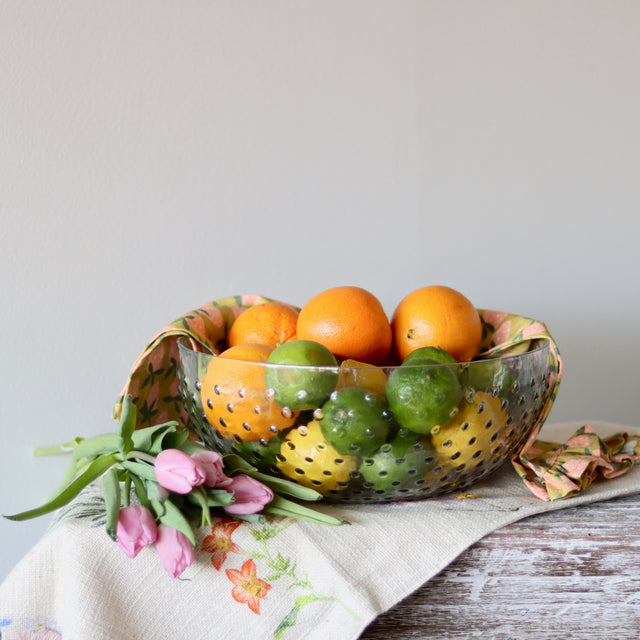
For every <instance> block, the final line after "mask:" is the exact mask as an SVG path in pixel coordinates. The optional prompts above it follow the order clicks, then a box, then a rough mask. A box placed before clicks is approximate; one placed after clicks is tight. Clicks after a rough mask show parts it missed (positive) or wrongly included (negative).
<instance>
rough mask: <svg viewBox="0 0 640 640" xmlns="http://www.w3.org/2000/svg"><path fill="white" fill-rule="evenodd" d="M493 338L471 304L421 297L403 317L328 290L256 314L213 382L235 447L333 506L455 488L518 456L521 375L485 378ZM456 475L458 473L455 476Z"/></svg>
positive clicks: (210, 407)
mask: <svg viewBox="0 0 640 640" xmlns="http://www.w3.org/2000/svg"><path fill="white" fill-rule="evenodd" d="M482 336H483V327H482V321H481V318H480V315H479V313H478V311H477V309H476V307H474V305H473V304H472V303H471V302H470V300H469V299H468V298H466V297H465V296H464V295H463V294H462V293H460V292H458V291H456V290H454V289H451V288H449V287H445V286H425V287H422V288H419V289H417V290H415V291H413V292H411V293H409V294H408V295H407V296H406V297H404V298H403V299H402V300H400V302H399V303H398V304H397V306H396V308H395V310H394V311H393V313H392V314H391V316H390V317H389V316H388V315H387V313H386V312H385V310H384V308H383V306H382V304H381V302H380V301H379V300H378V299H377V298H376V296H374V295H373V294H372V293H371V292H369V291H367V290H365V289H363V288H360V287H355V286H339V287H333V288H331V289H327V290H325V291H322V292H320V293H319V294H317V295H315V296H314V297H312V298H310V299H309V300H308V301H307V302H306V303H305V304H304V305H303V306H302V307H300V308H298V307H295V306H293V305H290V304H286V303H283V302H268V303H264V304H258V305H255V306H253V307H249V308H248V309H246V310H244V311H242V312H241V313H240V315H239V316H238V317H237V318H236V319H235V321H234V323H233V324H232V325H231V327H230V330H229V332H228V338H227V348H226V349H225V350H224V351H222V352H221V353H220V354H219V356H214V357H212V358H211V359H210V361H209V363H208V365H207V367H206V370H205V371H204V373H203V375H202V376H201V378H200V380H199V385H198V386H199V389H200V394H201V400H202V408H203V411H204V414H205V416H206V419H207V421H208V423H209V424H210V425H211V426H212V427H214V428H215V429H216V430H217V432H218V433H219V435H220V437H221V438H223V439H225V440H226V441H228V442H232V443H233V450H235V451H236V452H238V453H239V454H240V455H242V456H243V457H245V459H247V460H248V461H249V462H251V463H252V464H255V465H256V466H257V467H259V468H262V469H263V470H265V471H269V472H276V471H277V472H278V473H280V474H282V475H284V476H285V477H287V478H289V479H293V480H296V481H297V482H299V483H300V484H302V485H305V486H309V487H312V488H314V489H316V490H317V491H319V492H320V493H322V494H323V495H325V496H330V495H333V494H339V493H340V492H341V491H344V490H345V489H346V488H348V487H353V486H356V485H357V486H358V487H360V489H361V490H362V491H370V492H373V493H375V494H376V495H382V496H396V495H397V496H401V495H402V491H409V492H410V491H411V490H414V489H416V490H417V489H419V487H420V486H421V485H422V484H423V483H425V476H426V474H428V473H434V472H436V473H437V474H439V475H440V477H441V478H443V481H442V482H443V483H444V482H446V481H450V480H451V479H452V478H453V475H455V474H456V473H460V472H461V471H464V470H465V469H467V470H468V469H470V468H473V467H474V466H481V465H482V464H483V463H484V460H483V456H484V453H485V452H486V451H487V450H491V449H495V450H499V449H500V448H501V447H505V446H506V443H505V437H506V436H505V431H506V429H505V428H506V427H507V425H508V423H509V420H510V418H509V414H508V412H507V410H506V408H507V406H508V399H506V398H505V397H504V394H501V390H502V389H503V388H506V387H507V386H508V384H507V382H510V381H509V379H508V376H509V369H508V367H506V368H505V367H501V366H500V365H496V366H494V367H493V368H492V369H491V371H490V374H489V375H488V376H487V375H486V374H484V375H478V374H476V373H473V372H474V371H475V370H474V368H473V366H471V365H472V364H473V363H472V362H471V361H472V360H473V359H474V358H476V357H477V356H478V353H479V350H480V345H481V341H482ZM452 474H453V475H452Z"/></svg>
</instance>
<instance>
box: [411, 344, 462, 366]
mask: <svg viewBox="0 0 640 640" xmlns="http://www.w3.org/2000/svg"><path fill="white" fill-rule="evenodd" d="M419 358H431V359H432V360H435V361H436V362H442V363H443V364H456V363H457V360H456V359H455V358H454V357H453V356H452V355H451V354H450V353H449V352H448V351H445V350H444V349H441V348H440V347H418V348H417V349H414V350H413V351H412V352H411V353H410V354H409V355H408V356H407V357H406V358H405V359H404V360H403V361H402V364H407V362H411V361H412V360H417V359H419Z"/></svg>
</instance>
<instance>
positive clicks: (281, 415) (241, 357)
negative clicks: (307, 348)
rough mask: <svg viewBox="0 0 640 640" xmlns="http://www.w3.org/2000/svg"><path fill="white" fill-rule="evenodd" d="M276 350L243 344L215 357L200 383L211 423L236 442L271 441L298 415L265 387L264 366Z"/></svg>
mask: <svg viewBox="0 0 640 640" xmlns="http://www.w3.org/2000/svg"><path fill="white" fill-rule="evenodd" d="M272 351H273V348H272V347H269V346H267V345H262V344H243V345H238V346H235V347H231V348H230V349H227V350H226V351H223V352H222V353H221V354H220V355H219V356H215V357H213V358H212V359H211V360H210V362H209V364H208V366H207V370H206V372H205V374H204V376H203V377H202V380H201V381H200V384H201V388H200V394H201V396H202V406H203V409H204V413H205V416H206V417H207V420H208V421H209V424H210V425H211V426H212V427H214V428H215V429H217V430H218V431H219V432H220V434H221V435H222V436H223V437H226V438H232V439H233V440H235V441H236V442H245V441H248V442H255V441H264V442H268V441H269V440H270V439H271V438H273V436H275V435H276V434H278V433H280V432H281V431H283V430H285V429H288V428H289V427H291V426H292V425H293V424H294V422H295V420H296V418H297V415H298V412H295V411H291V410H290V409H288V408H287V407H284V408H283V407H279V406H278V405H277V404H275V402H273V399H272V398H271V397H270V396H269V394H268V393H267V389H266V387H265V384H264V367H263V366H261V365H260V364H258V363H265V362H266V361H267V359H268V357H269V355H270V354H271V352H272Z"/></svg>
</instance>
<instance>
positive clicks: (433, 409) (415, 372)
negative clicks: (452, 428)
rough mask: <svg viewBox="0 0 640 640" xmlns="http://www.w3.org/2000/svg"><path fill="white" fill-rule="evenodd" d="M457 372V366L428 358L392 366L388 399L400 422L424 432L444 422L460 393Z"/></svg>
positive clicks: (418, 431)
mask: <svg viewBox="0 0 640 640" xmlns="http://www.w3.org/2000/svg"><path fill="white" fill-rule="evenodd" d="M456 372H457V366H455V367H454V366H453V365H446V364H441V363H439V362H437V361H435V360H433V359H430V358H416V359H415V360H412V361H410V362H409V363H407V364H402V365H400V366H399V367H397V368H396V369H394V370H393V371H392V372H391V374H390V375H389V382H388V383H387V403H388V405H389V409H390V410H391V412H392V413H393V415H394V416H395V418H396V419H397V421H398V423H399V424H400V426H402V427H404V428H406V429H410V430H411V431H416V432H417V433H423V434H426V433H429V431H431V429H432V428H433V427H434V426H435V425H437V424H443V423H445V422H446V421H447V420H448V419H449V414H450V413H451V411H452V409H453V408H454V407H456V406H457V405H458V403H459V402H460V400H461V399H462V395H463V388H462V385H461V384H460V381H459V380H458V376H457V373H456Z"/></svg>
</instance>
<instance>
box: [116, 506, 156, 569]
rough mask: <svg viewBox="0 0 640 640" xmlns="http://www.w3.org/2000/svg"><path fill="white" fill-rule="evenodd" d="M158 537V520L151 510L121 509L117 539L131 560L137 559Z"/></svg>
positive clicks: (143, 508)
mask: <svg viewBox="0 0 640 640" xmlns="http://www.w3.org/2000/svg"><path fill="white" fill-rule="evenodd" d="M157 535H158V527H157V525H156V520H155V518H154V517H153V514H152V513H151V511H149V509H147V508H146V507H143V506H139V505H137V506H130V507H124V508H122V509H120V512H119V513H118V524H117V527H116V539H117V541H118V546H119V547H120V548H121V549H122V550H123V551H124V552H125V554H126V555H127V556H128V557H129V558H135V557H136V556H137V555H138V553H139V552H140V550H141V549H142V548H143V547H146V546H147V545H149V544H153V543H154V542H155V541H156V537H157Z"/></svg>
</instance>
